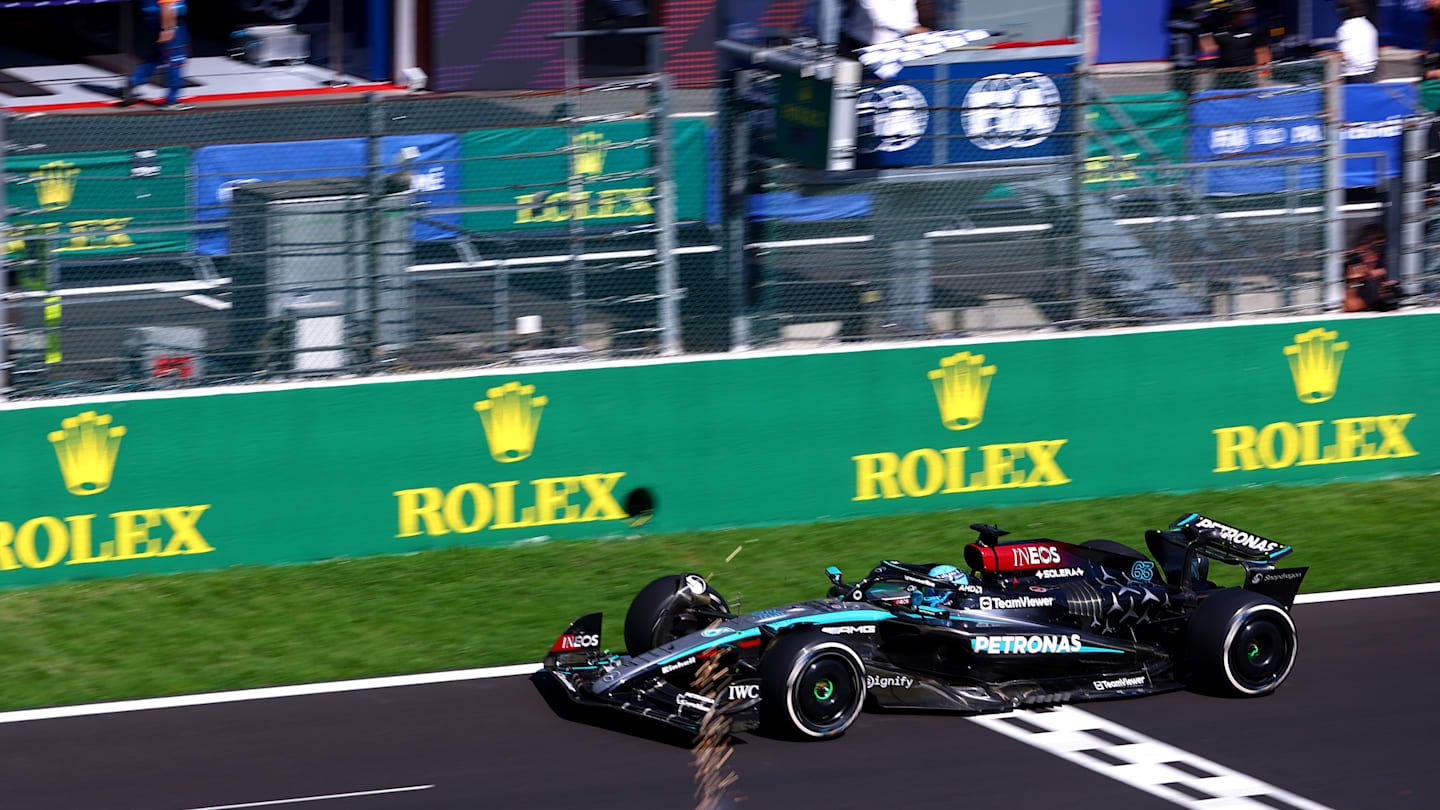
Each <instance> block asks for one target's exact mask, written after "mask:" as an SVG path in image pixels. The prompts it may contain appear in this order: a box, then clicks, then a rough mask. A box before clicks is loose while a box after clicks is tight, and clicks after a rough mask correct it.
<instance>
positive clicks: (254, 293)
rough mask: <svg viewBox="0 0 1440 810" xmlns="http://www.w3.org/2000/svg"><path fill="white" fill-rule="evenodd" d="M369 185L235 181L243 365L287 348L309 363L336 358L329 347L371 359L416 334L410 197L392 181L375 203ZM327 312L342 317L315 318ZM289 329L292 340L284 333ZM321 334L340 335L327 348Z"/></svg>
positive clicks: (236, 288) (234, 324)
mask: <svg viewBox="0 0 1440 810" xmlns="http://www.w3.org/2000/svg"><path fill="white" fill-rule="evenodd" d="M367 192H368V189H367V185H366V182H365V180H364V179H361V178H350V177H317V178H305V179H297V180H273V181H269V182H261V183H247V184H245V185H241V186H237V187H236V188H235V191H234V195H233V197H232V199H231V204H230V218H229V225H230V252H231V267H232V272H231V275H232V276H233V282H232V287H231V302H232V304H233V306H232V308H231V310H230V316H231V333H230V334H231V346H230V349H231V351H232V352H236V353H237V359H239V360H241V361H242V362H241V365H242V366H243V365H250V366H251V367H252V368H254V367H255V366H259V365H267V363H265V362H264V360H263V357H264V356H265V355H267V354H272V353H274V352H277V351H278V352H280V353H282V354H283V353H286V352H295V353H299V356H295V357H292V358H291V359H292V361H294V364H295V365H298V366H302V367H303V366H306V365H309V364H310V363H311V362H315V363H319V362H320V361H321V359H323V358H334V357H335V355H333V354H327V353H325V352H324V351H323V350H325V349H330V350H334V351H344V352H346V353H347V354H348V355H349V356H348V357H347V358H346V363H345V364H346V365H350V364H354V363H364V362H366V359H367V357H368V356H369V355H370V354H371V353H372V352H376V351H386V350H388V349H389V348H391V347H399V346H405V345H407V344H410V343H411V342H413V341H414V335H415V328H414V299H413V296H414V291H413V290H412V288H411V286H410V279H409V278H408V277H407V273H406V270H405V269H406V268H407V267H409V266H410V264H412V261H411V242H410V218H409V217H408V216H406V211H407V209H408V208H409V206H410V202H411V195H410V192H409V191H408V190H402V188H401V187H399V186H397V185H387V187H386V188H385V189H384V190H383V192H382V193H381V194H380V195H379V196H378V197H375V198H373V199H374V208H373V210H372V209H371V199H372V198H371V197H370V195H369V194H368V193H367ZM320 305H328V306H324V307H321V306H320ZM322 310H323V311H322ZM322 315H324V316H327V318H328V317H330V316H332V315H333V316H334V317H335V318H336V320H335V321H330V320H315V321H314V322H309V320H310V319H312V318H319V317H320V316H322ZM322 327H323V328H322ZM334 327H338V330H336V331H331V330H332V329H333V328H334ZM277 328H280V331H278V332H277V331H276V330H277ZM297 328H299V329H300V331H298V332H295V329H297ZM287 329H288V330H290V331H292V332H294V337H295V340H294V342H293V345H288V344H291V343H292V341H290V340H285V339H283V338H282V337H281V335H283V333H284V331H285V330H287ZM320 334H330V335H331V336H332V339H337V340H339V341H341V342H339V343H332V344H331V345H329V346H322V345H320V343H321V342H323V341H320V340H319V338H318V335H320ZM307 335H308V336H309V338H306V336H307ZM342 335H343V337H342ZM302 338H304V339H302ZM277 344H278V345H277ZM307 358H308V360H307ZM247 360H248V362H246V361H247ZM325 362H326V363H327V364H328V363H329V362H331V361H330V360H325ZM316 367H318V366H316ZM326 367H333V366H328V365H327V366H326ZM237 370H238V369H237Z"/></svg>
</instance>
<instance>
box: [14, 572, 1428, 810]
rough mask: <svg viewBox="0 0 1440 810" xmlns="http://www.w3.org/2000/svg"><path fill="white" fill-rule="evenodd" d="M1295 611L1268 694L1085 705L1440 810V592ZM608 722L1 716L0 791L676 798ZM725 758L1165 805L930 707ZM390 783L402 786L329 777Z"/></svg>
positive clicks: (564, 804)
mask: <svg viewBox="0 0 1440 810" xmlns="http://www.w3.org/2000/svg"><path fill="white" fill-rule="evenodd" d="M1295 616H1296V620H1297V624H1298V625H1299V627H1300V631H1301V646H1300V658H1299V661H1298V663H1297V664H1296V668H1295V671H1294V673H1293V674H1292V676H1291V678H1290V680H1289V681H1288V682H1287V683H1286V685H1285V686H1284V687H1283V688H1282V689H1281V690H1280V691H1279V692H1278V693H1276V694H1275V695H1273V696H1271V697H1268V698H1264V699H1260V700H1225V699H1218V698H1209V697H1202V696H1198V695H1193V694H1189V693H1176V694H1171V695H1162V696H1156V697H1149V698H1141V699H1136V700H1124V701H1109V702H1103V703H1088V704H1083V709H1084V710H1085V711H1086V712H1090V713H1092V714H1094V715H1099V716H1100V717H1103V718H1105V719H1108V720H1110V721H1112V722H1114V723H1118V724H1120V725H1122V726H1125V727H1126V728H1128V729H1133V730H1134V731H1136V732H1139V733H1140V734H1143V735H1148V736H1150V737H1154V738H1156V739H1158V740H1160V741H1163V742H1165V743H1169V744H1170V745H1173V746H1177V747H1180V748H1183V749H1185V750H1186V751H1188V752H1191V753H1193V754H1196V755H1199V756H1200V757H1204V758H1207V759H1209V760H1212V761H1214V762H1216V763H1220V764H1222V765H1224V766H1228V767H1229V768H1233V769H1235V770H1237V771H1240V772H1242V773H1244V774H1247V775H1249V776H1253V777H1256V778H1258V779H1261V780H1264V781H1265V782H1267V783H1269V784H1271V785H1274V786H1276V787H1278V788H1280V789H1282V790H1285V791H1289V792H1291V793H1293V794H1298V795H1299V796H1302V797H1304V798H1306V799H1310V800H1313V801H1315V802H1319V803H1321V804H1323V805H1326V806H1328V807H1332V808H1335V809H1336V810H1348V809H1350V808H1354V810H1371V809H1372V808H1386V809H1387V810H1388V809H1390V808H1394V809H1395V810H1405V809H1406V808H1416V809H1417V810H1418V809H1419V808H1434V807H1436V806H1440V767H1437V766H1436V761H1435V757H1436V754H1437V753H1440V748H1437V746H1436V743H1435V740H1436V732H1435V729H1436V727H1437V725H1440V689H1437V679H1436V673H1440V637H1437V633H1436V623H1437V620H1440V594H1427V595H1419V596H1399V597H1390V598H1383V599H1366V600H1360V601H1349V602H1335V603H1327V604H1307V605H1300V606H1298V607H1296V609H1295ZM615 719H616V718H615V717H614V716H612V715H608V714H603V715H600V716H598V717H593V716H586V715H571V714H569V713H566V714H564V715H562V714H557V712H556V711H555V710H554V709H553V708H552V706H551V705H550V703H548V702H547V700H546V698H545V696H544V695H543V694H542V691H541V690H540V689H538V688H537V685H536V683H535V682H534V681H532V679H530V678H527V677H507V678H496V679H490V680H473V681H459V682H452V683H442V684H430V685H424V686H407V687H396V688H386V689H369V690H364V691H354V692H344V693H337V694H323V695H310V696H305V697H288V698H282V699H275V700H259V701H250V702H243V703H229V704H219V705H203V706H191V707H184V708H170V709H160V710H152V711H138V712H127V713H119V714H106V715H97V716H82V717H71V718H61V719H50V720H38V721H27V722H10V723H5V724H0V808H5V810H11V809H12V808H13V809H14V810H21V809H22V808H23V810H98V809H100V808H115V810H194V809H196V808H234V807H239V806H246V805H248V806H264V807H279V808H286V807H300V808H310V809H311V810H421V809H422V808H423V809H424V810H450V809H452V808H453V809H455V810H459V808H464V809H465V810H477V809H478V808H511V807H513V808H570V807H576V808H587V810H588V809H589V808H595V809H596V810H600V809H602V808H636V807H639V808H690V807H693V806H694V799H693V798H692V791H693V787H694V786H693V782H692V779H693V769H692V766H691V754H690V751H689V750H688V749H687V748H686V747H685V739H684V737H683V736H680V735H672V734H669V733H666V732H665V731H663V730H661V731H659V732H655V731H654V730H653V729H652V728H651V727H650V726H648V725H637V724H634V723H622V724H620V727H619V728H616V727H614V725H613V721H614V720H615ZM607 721H609V722H608V723H607ZM731 764H732V765H733V768H734V771H735V772H736V774H737V775H738V776H739V780H738V782H737V783H736V784H735V785H734V788H733V789H732V791H731V793H732V794H733V795H734V796H736V797H744V801H743V802H740V803H738V804H736V805H735V807H737V808H740V810H750V808H756V809H758V810H763V809H764V808H804V807H811V806H816V807H820V806H823V807H826V808H827V809H828V808H874V807H888V806H903V807H907V808H913V807H925V808H927V809H928V808H931V807H934V808H967V807H969V808H975V807H985V806H1002V805H1003V806H1015V807H1033V806H1038V805H1040V804H1041V803H1044V804H1045V805H1049V806H1057V807H1066V808H1077V809H1085V810H1088V809H1089V808H1116V807H1123V808H1127V810H1128V809H1129V808H1135V809H1136V810H1142V809H1143V808H1171V810H1173V808H1174V807H1176V805H1175V804H1172V803H1170V802H1167V801H1165V800H1163V799H1160V798H1157V797H1156V796H1152V795H1149V794H1146V793H1142V792H1140V791H1139V790H1136V789H1135V788H1133V787H1130V786H1128V785H1126V784H1124V783H1122V782H1120V781H1115V780H1113V779H1110V778H1107V777H1106V776H1104V775H1102V774H1100V773H1097V772H1094V771H1091V770H1087V769H1085V768H1082V767H1080V766H1078V765H1075V764H1072V763H1071V762H1068V761H1065V760H1062V759H1059V758H1057V757H1055V756H1052V755H1050V754H1048V753H1046V752H1045V751H1043V750H1040V749H1037V748H1034V747H1031V746H1029V745H1026V744H1024V743H1022V742H1018V741H1016V740H1013V739H1010V738H1009V737H1006V736H1002V735H1000V734H997V733H995V732H993V731H990V730H988V729H986V728H984V727H982V726H981V725H978V724H975V723H971V722H967V721H965V720H964V719H961V718H958V717H953V716H947V715H916V714H877V713H867V714H865V715H862V716H861V718H860V721H859V722H858V723H857V725H856V726H855V727H854V728H853V729H852V730H851V731H850V732H849V733H847V734H846V735H845V736H844V737H843V738H841V739H839V740H835V741H832V742H826V743H809V744H807V743H793V742H782V741H777V740H771V739H766V738H763V737H757V736H753V735H745V736H743V737H742V738H741V742H740V743H739V744H737V745H736V746H735V749H734V754H733V756H732V758H731ZM396 788H410V789H408V790H403V791H398V792H386V793H373V794H369V795H353V796H337V795H336V794H352V793H361V792H366V791H381V790H393V789H396ZM316 797H324V798H316ZM298 799H309V801H304V802H297V801H295V800H298ZM932 803H933V804H932ZM1192 806H1195V807H1209V806H1214V807H1217V808H1218V807H1224V806H1226V805H1225V803H1224V800H1213V801H1211V802H1209V803H1206V802H1201V803H1197V804H1194V805H1192Z"/></svg>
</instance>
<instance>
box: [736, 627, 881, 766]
mask: <svg viewBox="0 0 1440 810" xmlns="http://www.w3.org/2000/svg"><path fill="white" fill-rule="evenodd" d="M864 703H865V665H864V664H863V663H861V661H860V656H859V654H858V653H856V652H855V649H854V648H853V647H851V646H850V645H849V644H846V643H844V642H843V641H838V640H836V639H835V638H834V637H833V636H828V635H826V634H824V633H820V632H817V631H809V632H801V633H795V634H793V635H788V636H783V637H781V638H780V639H779V640H778V641H776V642H775V644H774V645H773V646H772V647H771V648H770V649H769V650H768V651H767V652H766V653H765V657H764V658H762V659H761V661H760V723H761V727H762V728H764V729H765V731H766V732H768V733H771V734H775V735H777V736H783V737H791V738H798V739H802V740H828V739H830V738H832V737H838V736H840V735H841V734H843V733H844V732H845V729H847V728H849V727H850V725H851V724H852V723H854V722H855V718H856V717H858V716H859V715H860V709H861V707H862V706H863V705H864Z"/></svg>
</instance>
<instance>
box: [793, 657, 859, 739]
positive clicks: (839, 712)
mask: <svg viewBox="0 0 1440 810" xmlns="http://www.w3.org/2000/svg"><path fill="white" fill-rule="evenodd" d="M856 689H857V686H856V682H855V677H854V672H853V670H852V668H851V665H850V662H848V661H846V660H845V659H844V658H842V657H840V656H839V655H822V656H817V657H815V658H814V659H812V660H811V661H810V662H809V663H808V664H807V665H806V666H805V668H804V670H802V671H801V673H800V677H799V678H797V679H796V681H795V695H796V698H797V700H796V701H795V703H796V706H795V709H796V714H797V715H798V716H799V719H800V720H801V722H803V723H804V724H805V725H806V726H808V727H809V728H811V729H812V730H814V731H816V732H822V733H823V732H826V731H830V730H832V729H835V728H838V727H840V726H843V725H844V724H845V723H847V722H848V721H849V719H850V715H851V713H852V712H853V710H854V707H855V702H856V696H857V692H856Z"/></svg>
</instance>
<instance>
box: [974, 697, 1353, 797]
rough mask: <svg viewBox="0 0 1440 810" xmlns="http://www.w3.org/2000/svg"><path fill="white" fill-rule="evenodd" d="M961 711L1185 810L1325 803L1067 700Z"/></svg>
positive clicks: (1012, 735) (990, 726)
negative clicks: (1037, 706)
mask: <svg viewBox="0 0 1440 810" xmlns="http://www.w3.org/2000/svg"><path fill="white" fill-rule="evenodd" d="M967 719H968V720H969V721H970V722H972V723H976V724H977V725H981V726H984V727H986V728H988V729H990V730H991V731H995V732H998V733H1000V734H1004V735H1005V736H1006V737H1010V738H1012V739H1016V740H1019V741H1020V742H1023V743H1025V744H1027V745H1032V746H1034V747H1036V748H1039V749H1040V750H1042V751H1045V752H1047V753H1050V754H1054V755H1055V756H1057V757H1060V758H1061V759H1064V760H1068V761H1070V762H1073V763H1075V764H1076V765H1079V766H1081V767H1082V768H1086V769H1088V770H1091V771H1094V772H1096V773H1098V774H1100V775H1101V776H1105V777H1108V778H1110V779H1114V780H1116V781H1117V782H1123V783H1125V784H1127V785H1129V786H1131V787H1133V788H1135V789H1137V790H1141V791H1144V792H1146V793H1149V794H1150V795H1152V796H1158V797H1159V798H1161V799H1164V800H1166V801H1168V802H1173V803H1174V804H1178V805H1180V806H1181V807H1187V808H1192V810H1213V808H1219V807H1224V808H1227V810H1274V808H1275V807H1276V806H1277V805H1276V804H1273V803H1271V804H1267V803H1265V802H1264V801H1261V800H1259V799H1257V798H1255V797H1266V798H1272V799H1276V800H1279V801H1280V802H1283V804H1282V805H1279V806H1285V807H1294V808H1297V810H1331V809H1330V808H1328V807H1326V806H1325V805H1323V804H1318V803H1316V802H1313V801H1310V800H1309V799H1306V798H1304V797H1303V796H1297V795H1295V794H1294V793H1291V792H1289V791H1286V790H1282V789H1280V788H1278V787H1275V786H1274V785H1271V784H1268V783H1266V782H1263V781H1261V780H1259V779H1256V778H1255V777H1253V776H1249V775H1246V774H1243V773H1240V772H1239V771H1236V770H1233V769H1231V768H1227V767H1225V766H1224V765H1221V764H1220V763H1218V762H1214V761H1212V760H1208V759H1205V758H1204V757H1201V756H1197V755H1196V754H1192V753H1190V752H1189V751H1185V750H1183V749H1181V748H1176V747H1175V746H1173V745H1170V744H1168V743H1163V742H1161V741H1159V740H1156V739H1154V738H1152V737H1147V736H1145V735H1144V734H1141V733H1139V732H1138V731H1135V730H1133V729H1130V728H1127V727H1125V726H1122V725H1120V724H1119V723H1112V722H1111V721H1109V720H1106V719H1105V718H1103V717H1100V716H1099V715H1095V714H1091V713H1090V712H1087V711H1085V710H1083V709H1077V708H1075V707H1074V706H1061V707H1059V708H1057V709H1049V710H1041V711H1021V712H1014V713H1011V714H988V715H982V716H980V717H971V718H967ZM1017 721H1018V722H1017ZM1021 724H1024V725H1023V726H1022V725H1021ZM1024 726H1029V728H1026V727H1024ZM1092 731H1098V732H1102V733H1104V734H1105V736H1104V737H1097V736H1095V735H1094V734H1091V733H1090V732H1092ZM1117 740H1123V742H1117ZM1172 763H1173V764H1172ZM1177 766H1178V767H1177ZM1199 774H1204V775H1203V776H1201V775H1199Z"/></svg>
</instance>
